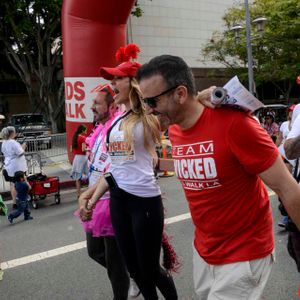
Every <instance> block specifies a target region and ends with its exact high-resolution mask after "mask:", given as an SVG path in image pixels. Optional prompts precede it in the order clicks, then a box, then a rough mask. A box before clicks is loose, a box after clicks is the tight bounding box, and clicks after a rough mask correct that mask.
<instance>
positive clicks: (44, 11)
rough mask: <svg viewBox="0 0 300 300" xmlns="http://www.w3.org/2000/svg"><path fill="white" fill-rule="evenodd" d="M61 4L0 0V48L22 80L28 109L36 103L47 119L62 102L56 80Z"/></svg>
mask: <svg viewBox="0 0 300 300" xmlns="http://www.w3.org/2000/svg"><path fill="white" fill-rule="evenodd" d="M61 6H62V0H51V1H44V0H9V1H4V0H1V1H0V46H1V47H0V49H1V50H2V51H3V54H5V55H6V57H7V59H8V61H9V62H10V64H11V65H12V67H13V68H14V70H15V71H16V72H17V73H18V75H19V77H20V78H21V79H22V81H23V82H24V83H25V86H26V89H27V92H28V96H29V100H30V103H31V107H32V109H35V107H37V106H39V107H40V110H43V111H44V113H45V114H46V116H47V117H48V118H49V119H52V118H53V117H54V116H55V115H57V113H58V112H56V108H57V107H60V109H61V106H60V103H61V102H62V97H61V95H62V87H61V84H60V83H58V82H57V80H56V76H57V71H58V70H59V69H60V68H61V66H60V64H61V42H60V39H59V38H60V36H61ZM54 43H55V44H56V47H53V46H54ZM58 85H60V86H58Z"/></svg>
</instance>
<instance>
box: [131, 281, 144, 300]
mask: <svg viewBox="0 0 300 300" xmlns="http://www.w3.org/2000/svg"><path fill="white" fill-rule="evenodd" d="M140 293H141V291H140V289H139V288H138V286H137V284H136V282H135V281H134V280H133V279H132V278H130V287H129V296H130V297H131V298H136V297H137V296H139V294H140Z"/></svg>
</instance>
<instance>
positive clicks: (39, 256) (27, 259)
mask: <svg viewBox="0 0 300 300" xmlns="http://www.w3.org/2000/svg"><path fill="white" fill-rule="evenodd" d="M268 195H269V196H270V197H272V196H274V195H276V194H275V193H274V192H273V191H268ZM6 203H7V202H6ZM190 218H191V214H190V213H185V214H181V215H178V216H175V217H171V218H168V219H166V220H165V224H173V223H177V222H180V221H184V220H187V219H190ZM83 248H86V241H82V242H79V243H74V244H70V245H67V246H64V247H60V248H56V249H52V250H48V251H45V252H40V253H36V254H33V255H28V256H24V257H21V258H17V259H13V260H9V261H5V262H3V263H1V269H2V270H7V269H12V268H15V267H19V266H22V265H27V264H30V263H33V262H36V261H40V260H44V259H47V258H50V257H55V256H58V255H62V254H66V253H70V252H73V251H76V250H80V249H83Z"/></svg>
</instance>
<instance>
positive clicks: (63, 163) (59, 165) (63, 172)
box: [0, 154, 75, 200]
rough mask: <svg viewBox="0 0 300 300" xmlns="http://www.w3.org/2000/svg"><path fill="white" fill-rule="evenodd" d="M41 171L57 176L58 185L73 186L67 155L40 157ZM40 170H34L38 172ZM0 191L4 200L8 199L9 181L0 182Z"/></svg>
mask: <svg viewBox="0 0 300 300" xmlns="http://www.w3.org/2000/svg"><path fill="white" fill-rule="evenodd" d="M42 164H43V168H42V172H43V173H44V174H46V175H47V176H58V177H59V180H60V187H61V188H62V189H64V188H70V187H74V186H75V181H73V180H72V178H71V177H70V174H71V169H72V165H71V164H70V163H69V161H68V156H67V155H66V154H65V155H59V156H55V157H51V158H42ZM39 171H40V170H36V173H38V172H39ZM0 193H1V195H2V197H3V198H4V199H5V200H9V199H10V197H11V196H10V192H9V183H8V182H3V184H2V183H1V184H0Z"/></svg>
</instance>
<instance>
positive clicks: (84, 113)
mask: <svg viewBox="0 0 300 300" xmlns="http://www.w3.org/2000/svg"><path fill="white" fill-rule="evenodd" d="M104 83H109V82H108V81H107V80H105V79H103V78H100V77H65V105H66V120H67V121H69V122H83V123H92V122H93V112H92V110H91V106H92V99H93V97H94V93H91V91H92V89H94V88H95V87H96V86H98V85H99V84H104Z"/></svg>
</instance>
